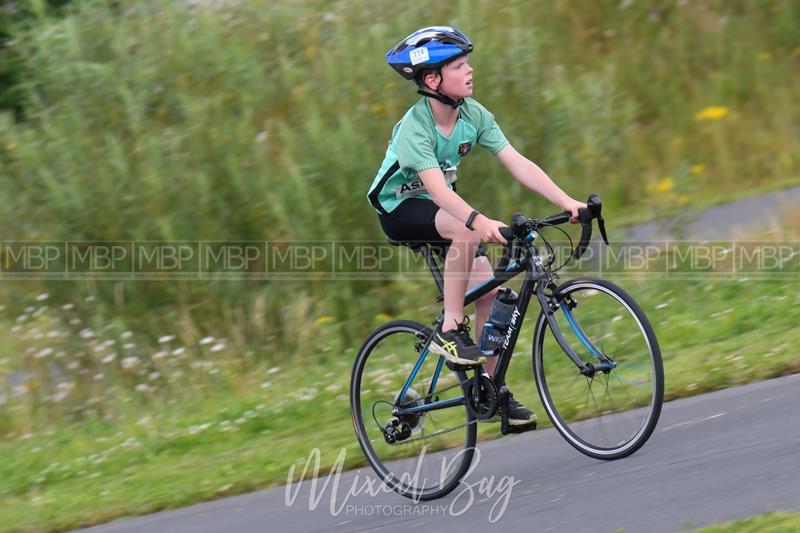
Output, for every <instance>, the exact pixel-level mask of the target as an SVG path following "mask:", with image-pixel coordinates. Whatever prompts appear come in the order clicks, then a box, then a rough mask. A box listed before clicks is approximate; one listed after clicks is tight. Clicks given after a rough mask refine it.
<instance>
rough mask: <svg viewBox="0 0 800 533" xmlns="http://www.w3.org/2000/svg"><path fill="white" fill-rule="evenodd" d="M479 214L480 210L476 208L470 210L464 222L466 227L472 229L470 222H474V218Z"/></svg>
mask: <svg viewBox="0 0 800 533" xmlns="http://www.w3.org/2000/svg"><path fill="white" fill-rule="evenodd" d="M480 214H481V212H480V211H478V210H477V209H473V210H472V213H470V214H469V216H468V217H467V224H466V226H467V229H470V230H471V229H472V223H473V222H475V218H476V217H477V216H478V215H480Z"/></svg>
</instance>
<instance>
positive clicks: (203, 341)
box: [200, 337, 214, 345]
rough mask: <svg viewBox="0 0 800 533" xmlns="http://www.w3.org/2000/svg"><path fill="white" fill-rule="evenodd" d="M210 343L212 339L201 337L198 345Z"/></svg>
mask: <svg viewBox="0 0 800 533" xmlns="http://www.w3.org/2000/svg"><path fill="white" fill-rule="evenodd" d="M212 342H214V337H203V338H202V339H200V344H202V345H206V344H211V343H212Z"/></svg>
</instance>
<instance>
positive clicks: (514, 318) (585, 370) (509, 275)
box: [394, 232, 616, 415]
mask: <svg viewBox="0 0 800 533" xmlns="http://www.w3.org/2000/svg"><path fill="white" fill-rule="evenodd" d="M537 236H538V235H537V233H536V232H531V233H530V234H529V235H528V236H527V242H526V243H524V245H525V248H526V253H525V254H524V255H523V257H522V258H521V259H520V260H519V261H514V262H512V263H511V264H510V265H508V267H507V268H506V270H505V271H504V272H502V273H501V274H500V276H498V275H497V273H495V274H494V275H493V276H492V277H491V278H487V279H486V280H484V281H483V282H481V283H479V284H478V285H476V286H474V287H473V288H471V289H470V290H468V291H467V292H466V294H465V295H464V306H465V307H466V306H467V305H469V304H471V303H473V302H475V301H476V300H477V299H479V298H481V297H482V296H485V295H486V294H488V293H489V292H491V291H492V290H494V289H496V288H498V287H500V286H501V285H503V284H504V283H506V282H507V281H509V280H510V279H513V278H515V277H516V276H518V275H519V274H521V273H523V272H524V273H525V278H524V279H523V281H522V286H521V287H520V293H519V298H518V300H517V303H516V305H515V307H514V310H513V312H512V315H511V323H510V324H509V326H508V330H507V333H506V337H505V340H504V341H503V345H502V349H501V351H500V353H499V354H498V355H497V356H496V357H497V358H498V360H497V366H496V367H495V370H494V374H493V375H492V377H491V380H492V382H493V383H494V386H495V387H496V388H497V389H498V390H499V389H500V386H501V385H502V384H503V383H504V382H505V376H506V371H507V370H508V366H509V364H510V363H511V356H512V354H513V352H514V346H515V345H516V343H517V338H518V336H519V332H520V330H521V329H522V322H523V319H524V317H525V314H526V312H527V310H528V305H529V304H530V301H531V299H532V298H533V295H534V294H536V299H537V301H538V303H539V306H540V307H541V309H542V310H543V311H544V314H545V317H546V319H547V322H548V325H549V326H550V329H551V331H552V332H553V335H554V336H555V338H556V340H557V342H558V344H559V345H560V346H561V348H562V349H563V350H564V353H565V354H566V355H567V356H568V357H569V358H570V359H571V360H572V362H573V363H574V364H575V366H576V368H577V370H578V371H579V372H580V373H582V374H584V375H586V376H588V377H591V376H593V375H594V374H595V373H596V372H597V371H606V372H607V371H608V370H610V369H612V368H614V367H615V366H616V363H615V362H614V361H613V360H612V359H611V358H610V357H608V356H607V355H605V354H603V353H602V352H601V351H600V350H599V349H598V348H597V346H595V345H594V344H593V343H592V342H591V341H590V340H589V339H588V337H587V336H586V334H585V333H584V332H583V330H582V329H581V327H580V324H578V323H577V321H576V320H575V318H574V317H573V316H572V313H571V312H570V310H569V305H562V304H560V303H559V302H558V294H557V293H556V291H555V284H553V279H554V278H555V274H553V273H552V272H551V270H550V269H549V267H548V266H546V265H545V264H544V263H543V262H542V259H541V257H539V255H538V252H537V250H536V246H535V245H534V241H535V239H536V237H537ZM429 266H431V270H433V268H434V265H431V264H430V263H429ZM437 273H438V272H437ZM434 278H435V279H436V273H434ZM548 287H550V288H551V289H553V292H552V293H551V294H549V295H548V294H547V293H546V292H545V289H547V288H548ZM559 308H560V309H561V310H562V312H563V313H564V314H565V316H566V318H567V322H568V323H569V325H570V328H571V329H572V331H573V333H574V334H575V336H576V337H578V339H579V340H580V342H581V344H582V345H583V346H584V347H586V349H587V350H588V351H589V353H590V354H591V355H592V356H593V357H595V358H596V359H598V360H599V361H600V364H599V365H595V364H592V363H586V362H584V361H583V360H582V359H581V357H580V356H579V355H578V354H576V353H575V351H574V350H573V349H572V347H571V346H570V345H569V343H568V342H567V340H566V339H565V338H564V335H563V334H562V333H561V329H560V328H559V326H558V323H557V322H556V320H555V317H554V314H555V312H556V311H557V310H558V309H559ZM479 333H480V332H478V334H479ZM430 342H431V341H430V339H429V340H428V344H427V345H426V346H425V347H424V348H423V350H422V351H421V353H420V356H419V358H418V359H417V363H416V365H415V366H414V368H413V370H412V371H411V374H410V375H409V376H408V378H407V379H406V382H405V384H404V385H403V389H402V391H401V393H400V394H399V395H398V396H397V398H398V400H402V398H404V397H405V395H406V393H407V392H408V389H409V388H410V387H411V383H412V382H413V381H414V379H415V378H416V376H417V373H418V372H419V369H420V368H421V367H422V364H423V362H424V361H425V359H426V358H427V356H428V353H429V351H428V348H429V346H430ZM443 364H444V357H443V356H439V361H438V363H437V365H436V370H435V371H434V375H433V379H432V380H431V385H430V387H429V390H428V392H427V397H428V398H432V397H433V395H434V394H435V389H436V383H437V381H438V379H439V374H440V372H441V369H442V365H443ZM456 373H457V374H458V376H459V380H460V381H461V382H462V383H463V382H464V381H465V380H466V379H468V378H467V376H466V370H458V371H456ZM463 404H464V397H463V396H459V397H456V398H451V399H448V400H437V401H433V402H430V403H426V404H424V405H419V406H413V407H408V408H401V407H396V409H395V412H394V414H395V415H402V414H419V413H424V412H427V411H435V410H439V409H445V408H448V407H454V406H457V405H463Z"/></svg>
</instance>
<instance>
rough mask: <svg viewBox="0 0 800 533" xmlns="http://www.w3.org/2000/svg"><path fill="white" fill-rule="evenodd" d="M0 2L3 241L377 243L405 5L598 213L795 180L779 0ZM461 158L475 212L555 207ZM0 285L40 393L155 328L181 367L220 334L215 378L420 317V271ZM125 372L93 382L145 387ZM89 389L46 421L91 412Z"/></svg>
mask: <svg viewBox="0 0 800 533" xmlns="http://www.w3.org/2000/svg"><path fill="white" fill-rule="evenodd" d="M0 17H2V18H0V39H1V41H0V43H1V46H2V49H1V50H0V53H2V57H1V58H0V80H2V86H0V227H2V234H3V239H4V240H13V241H66V240H70V241H78V240H84V241H92V240H99V241H130V240H152V241H178V240H180V241H199V240H209V241H210V240H234V241H247V240H253V241H290V242H291V241H302V240H313V241H333V240H339V241H344V240H350V241H361V240H364V241H378V242H380V241H382V240H383V236H382V233H381V231H380V226H379V224H378V221H377V218H376V216H375V213H374V211H373V209H372V208H371V207H370V206H369V204H368V203H367V200H366V192H367V188H368V187H369V185H370V183H371V182H372V179H373V177H374V175H375V173H376V172H377V169H378V166H379V164H380V162H381V160H382V158H383V154H384V151H385V147H386V142H387V140H388V137H389V134H390V132H391V128H392V126H393V125H394V123H395V122H396V121H397V120H399V119H400V117H401V116H402V114H403V113H404V112H405V110H406V109H407V108H408V107H409V106H411V105H412V104H413V103H414V102H415V101H416V99H417V98H418V96H417V95H416V94H415V92H414V88H413V86H412V85H411V84H410V83H408V82H405V81H404V80H402V79H401V78H400V77H398V76H397V75H396V74H395V73H393V72H392V70H391V69H389V68H388V67H387V66H386V65H385V63H384V52H385V51H386V50H387V49H388V48H390V47H391V46H392V45H393V44H395V43H396V42H397V41H398V40H399V39H400V38H402V37H403V36H405V35H407V34H409V33H410V32H411V31H413V30H414V29H416V28H417V27H420V26H424V25H430V24H451V25H455V26H458V27H460V28H461V29H463V30H464V31H465V32H466V33H467V34H468V35H469V36H470V37H471V39H472V40H473V42H474V43H475V52H474V54H473V55H472V56H471V62H472V64H473V66H474V67H475V84H476V93H475V95H476V98H477V99H478V100H479V101H481V102H482V103H483V104H484V105H486V106H487V107H488V108H489V109H490V110H491V111H492V112H493V113H494V114H495V116H496V118H497V120H498V122H499V124H500V126H501V127H502V129H503V130H504V132H505V133H506V135H507V136H508V137H509V139H510V140H511V142H512V144H514V145H515V147H516V148H517V149H518V150H520V151H521V152H522V153H524V154H526V155H527V156H528V157H529V158H531V159H532V160H533V161H535V162H537V163H538V164H539V165H541V166H542V167H543V168H544V169H545V170H546V171H547V172H548V173H549V174H550V175H551V176H552V177H553V178H554V180H555V181H556V182H557V183H559V184H560V185H561V186H562V187H563V188H564V189H565V190H566V191H568V192H569V193H570V194H571V195H573V196H574V197H576V198H585V197H586V196H588V194H589V193H590V192H598V193H600V195H601V196H602V197H603V199H604V202H605V204H606V206H607V208H606V210H607V213H608V214H607V220H609V222H610V227H611V228H614V227H618V226H619V225H620V224H621V223H623V222H626V223H630V222H634V221H639V220H644V219H648V218H652V217H656V216H667V215H670V214H672V213H675V212H677V211H683V210H686V209H689V208H692V207H700V206H703V205H706V204H708V203H713V202H717V201H721V200H725V199H729V198H733V197H738V196H743V195H749V194H753V193H756V192H759V191H763V190H766V189H774V188H777V187H781V186H785V185H788V184H795V183H797V182H798V181H800V176H798V161H800V158H798V155H800V154H798V143H797V137H798V124H800V108H799V107H798V106H797V105H796V97H797V87H798V86H799V85H800V69H799V68H798V66H799V65H800V33H799V32H798V31H797V28H798V26H799V25H800V4H799V3H798V2H795V1H793V0H696V1H680V0H670V1H667V0H662V1H659V0H649V1H631V0H613V1H612V0H598V1H591V2H589V1H587V2H567V1H564V0H556V1H550V0H546V1H545V0H541V1H508V2H502V3H499V2H490V1H486V0H459V1H453V2H429V3H426V4H424V5H423V4H404V5H403V7H402V8H398V7H397V3H396V2H391V1H388V0H377V1H373V0H339V1H323V0H310V1H304V2H291V1H268V0H239V1H225V2H222V1H217V2H214V1H207V2H196V1H194V2H190V1H187V2H172V1H166V0H164V1H157V0H147V1H138V2H113V1H99V0H85V1H77V0H76V1H72V2H68V1H66V0H65V1H47V2H45V1H43V0H39V1H33V0H32V1H30V2H10V1H8V0H5V1H4V2H2V8H0ZM460 174H461V176H460V180H459V184H460V187H459V192H460V193H461V194H463V195H464V197H465V198H466V199H467V200H468V201H469V202H470V203H471V204H472V205H475V206H476V207H477V208H478V209H481V210H482V211H485V212H488V213H490V214H491V215H492V217H494V218H498V219H503V220H506V219H508V218H510V215H511V214H512V213H513V212H515V211H522V212H524V213H527V214H529V215H531V216H535V215H544V214H549V213H551V212H553V211H554V210H555V208H554V206H552V205H549V204H547V202H545V201H544V200H542V199H541V198H538V197H537V196H536V195H535V194H533V193H530V192H528V191H523V190H522V188H521V186H520V185H519V184H518V183H517V182H516V181H514V180H513V178H511V176H509V175H508V174H507V173H505V171H504V170H503V169H502V167H501V166H500V165H498V164H497V162H495V161H494V160H493V158H491V157H490V156H489V155H488V154H487V153H485V152H484V153H481V152H478V153H476V154H474V155H472V156H471V157H470V158H469V160H468V161H466V162H465V164H464V165H462V168H461V169H460ZM419 271H420V272H423V273H424V266H420V267H419ZM420 280H422V281H420ZM0 291H1V293H2V300H3V306H4V307H3V309H4V313H5V314H6V317H7V324H8V328H7V330H8V331H9V333H8V334H6V335H4V343H5V344H6V347H7V350H6V353H7V354H8V355H7V356H6V357H5V358H4V359H2V360H0V362H4V364H0V368H4V369H5V372H7V373H9V372H13V371H17V370H20V369H23V370H24V371H25V372H27V373H28V374H27V375H40V376H42V379H41V380H40V386H44V385H42V383H45V382H47V381H48V380H50V381H52V383H51V385H50V387H51V390H50V391H49V392H48V393H47V394H43V395H42V398H45V399H46V398H50V399H51V400H52V399H54V398H56V397H59V398H63V397H64V396H63V395H61V396H59V395H58V390H57V389H56V387H57V386H58V383H62V382H63V381H62V380H61V378H60V377H59V379H56V380H52V379H51V378H50V377H48V376H51V377H52V375H53V374H52V373H53V368H56V369H58V370H57V372H56V374H55V375H57V376H62V375H74V376H75V379H77V380H83V381H85V382H86V383H88V382H89V381H90V380H91V377H92V376H94V375H96V373H97V371H98V369H101V368H105V367H104V366H103V365H108V364H110V363H108V362H107V363H102V361H103V360H105V358H107V357H108V356H109V355H111V354H116V357H115V358H112V361H114V363H113V365H114V367H115V369H116V370H115V371H114V373H108V372H106V375H108V376H110V375H112V374H113V375H115V376H125V375H126V372H127V371H128V370H130V368H128V369H126V368H123V366H122V362H121V361H122V360H123V359H124V358H125V357H124V354H122V353H117V352H115V351H114V350H115V348H112V346H113V344H109V345H106V344H103V343H104V342H106V341H114V342H119V344H118V345H117V346H120V345H122V344H129V345H130V344H134V345H135V349H134V347H131V348H129V350H132V351H133V352H135V353H132V354H128V357H134V358H136V359H137V361H138V363H137V364H136V365H133V363H132V362H130V360H129V364H130V365H133V366H131V368H133V367H134V366H135V367H136V368H137V369H139V370H137V371H138V372H144V374H142V375H149V374H150V373H152V372H160V370H159V365H160V363H159V357H156V356H157V354H160V353H162V352H163V351H164V350H163V347H162V345H161V344H162V343H159V339H163V338H165V337H166V338H168V337H169V336H172V335H175V336H177V341H176V342H180V343H181V346H183V347H184V349H185V350H187V351H186V352H185V354H184V352H179V353H178V354H177V355H178V356H186V357H187V358H188V359H187V360H189V361H191V360H192V358H202V357H205V355H208V354H205V352H204V351H203V350H204V349H205V348H204V346H205V345H201V344H199V341H200V340H202V339H207V338H213V339H215V340H219V339H221V340H222V346H223V347H224V349H223V348H220V350H219V351H220V352H221V353H216V352H215V354H216V355H217V356H219V357H223V356H224V359H222V360H224V361H225V363H226V365H225V366H226V368H228V369H229V371H230V372H231V377H230V379H231V380H232V382H235V380H236V379H238V378H237V376H241V375H242V374H243V373H246V372H247V371H248V369H252V368H253V367H255V366H258V365H263V364H266V365H270V364H275V362H278V361H285V360H294V361H307V362H308V361H313V362H317V363H322V364H325V362H326V361H331V360H334V359H336V360H338V359H342V358H344V359H346V360H348V361H349V360H350V359H351V357H352V355H353V353H354V351H355V349H356V347H357V346H358V344H359V343H360V340H361V339H362V338H363V337H364V336H365V335H366V333H367V332H368V331H369V330H370V329H371V328H372V327H374V326H375V325H377V323H378V322H379V321H380V320H385V319H386V318H387V317H394V316H403V317H407V318H416V319H420V320H423V321H428V320H430V319H432V318H433V317H434V315H435V310H434V309H433V308H429V309H426V310H425V311H420V307H421V306H425V305H427V304H429V303H432V300H433V297H434V295H435V293H434V288H433V285H432V284H431V283H430V282H429V281H428V280H427V279H425V278H424V277H422V278H419V279H418V280H409V279H407V280H392V281H381V282H379V281H329V280H324V279H310V280H308V281H303V282H298V281H291V282H287V281H279V280H278V281H275V280H273V281H266V282H265V281H224V280H220V281H213V282H199V281H189V280H184V281H170V282H166V281H116V282H111V281H98V280H86V281H69V282H66V281H15V282H13V283H12V282H10V281H7V282H5V283H3V284H2V286H0ZM37 296H38V297H39V298H40V299H39V300H37V299H36V298H37ZM21 317H22V318H21ZM35 320H44V321H45V322H47V324H48V326H47V328H50V329H49V330H48V329H47V328H45V327H44V326H42V325H41V324H40V325H36V324H35ZM31 321H34V323H33V325H31V324H32V323H31ZM23 326H24V327H23ZM15 327H16V328H17V329H16V330H15V331H12V330H14V328H15ZM48 331H49V332H52V331H58V332H59V333H57V334H54V335H48ZM101 332H102V335H106V336H107V337H108V338H106V339H105V340H103V341H102V342H100V341H99V340H98V339H99V338H100V335H101ZM123 334H125V335H127V337H122V335H123ZM37 335H39V336H40V337H38V338H37ZM115 339H117V340H116V341H115ZM126 341H127V342H126ZM134 341H135V342H134ZM215 342H216V341H215ZM214 345H215V346H216V345H217V344H214ZM98 346H100V348H98ZM103 346H105V348H104V347H103ZM46 349H49V350H50V351H47V350H46ZM176 349H177V350H180V348H172V350H176ZM42 350H45V352H44V353H45V354H44V355H41V356H40V357H39V358H38V359H37V358H35V357H34V355H36V354H41V353H42ZM169 353H172V351H170V352H169ZM57 354H61V355H60V356H59V357H60V358H59V357H57ZM204 354H205V355H204ZM176 364H177V365H178V366H181V364H183V363H181V364H178V363H176ZM184 366H185V368H183V371H182V372H181V375H183V376H184V377H183V378H181V379H183V380H187V379H190V378H191V379H195V378H194V375H195V372H194V370H193V368H194V367H192V366H191V364H189V363H186V364H185V365H184ZM37 369H38V370H37ZM162 370H163V369H162ZM205 370H207V368H206V369H205ZM205 370H204V371H205ZM48 372H49V374H48ZM175 379H178V378H175ZM213 379H218V377H217V378H213ZM155 381H156V382H158V380H155ZM31 383H35V382H31ZM137 383H138V382H137V381H136V380H131V379H128V378H124V377H119V378H114V379H113V380H110V385H108V387H107V388H105V389H103V391H100V392H97V391H96V392H97V393H98V394H100V397H103V394H105V395H107V397H108V398H118V397H121V396H125V397H129V398H138V400H137V401H144V400H142V398H143V397H144V396H143V395H142V394H139V393H140V392H142V390H146V391H150V393H151V394H152V393H153V392H154V391H155V392H158V391H159V390H161V389H160V388H159V386H158V384H157V383H155V384H152V385H150V386H149V387H150V388H147V387H145V388H144V389H142V390H140V391H138V392H137V391H136V389H135V385H136V384H137ZM176 383H184V381H180V380H178V381H177V382H176ZM9 386H10V385H9ZM93 386H94V385H93ZM31 387H33V388H35V386H34V385H31ZM165 390H167V389H165ZM169 390H170V392H169V394H180V393H181V391H182V390H183V388H182V387H180V386H176V387H174V388H173V389H169ZM101 392H102V394H101ZM7 396H8V397H11V396H13V394H12V393H11V392H10V391H9V392H8V394H7ZM90 397H91V395H86V394H83V395H79V396H75V397H74V401H73V403H72V404H71V409H72V411H71V412H72V413H73V415H70V417H77V418H80V417H81V416H84V415H85V413H91V414H98V412H97V411H96V410H93V409H91V408H89V407H87V405H88V404H87V402H88V401H89V398H90ZM67 398H73V396H67ZM34 403H35V402H34ZM51 403H52V402H51ZM37 405H45V406H46V405H48V402H47V401H44V400H43V401H42V402H40V404H37ZM48 412H49V411H48ZM76 412H77V413H78V414H74V413H76ZM15 419H16V418H15ZM9 420H10V419H9ZM8 425H9V428H11V427H13V424H12V423H11V422H8Z"/></svg>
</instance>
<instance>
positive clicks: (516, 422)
mask: <svg viewBox="0 0 800 533" xmlns="http://www.w3.org/2000/svg"><path fill="white" fill-rule="evenodd" d="M538 420H539V419H538V418H536V415H534V416H532V417H531V418H529V419H528V420H520V419H516V420H513V419H510V418H509V419H508V425H509V426H527V425H528V424H533V423H534V422H538Z"/></svg>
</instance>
